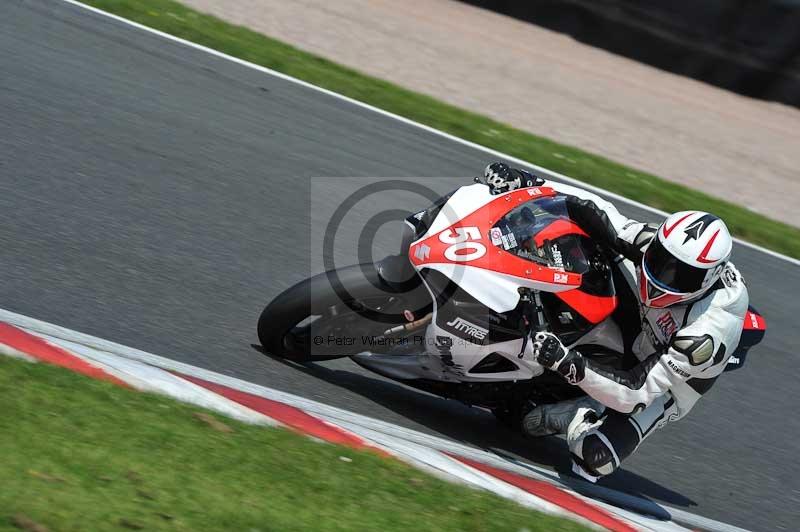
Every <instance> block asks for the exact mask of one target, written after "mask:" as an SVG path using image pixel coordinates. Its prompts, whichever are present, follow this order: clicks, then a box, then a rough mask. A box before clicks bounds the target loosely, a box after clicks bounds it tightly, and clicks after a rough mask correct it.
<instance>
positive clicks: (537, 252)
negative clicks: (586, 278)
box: [489, 196, 589, 274]
mask: <svg viewBox="0 0 800 532" xmlns="http://www.w3.org/2000/svg"><path fill="white" fill-rule="evenodd" d="M489 238H490V239H491V241H492V244H494V245H495V246H497V247H499V248H500V249H504V250H506V251H508V252H509V253H513V254H515V255H517V256H519V257H522V258H523V259H526V260H529V261H531V262H535V263H537V264H541V265H543V266H547V267H550V268H554V269H557V270H560V271H566V272H571V273H581V274H582V273H584V272H586V271H587V270H588V269H589V264H588V262H587V260H586V254H585V253H584V250H583V246H582V242H581V240H582V239H585V238H586V237H585V236H582V235H581V234H580V229H579V228H578V227H577V226H576V225H575V224H574V222H572V220H571V219H570V217H569V215H568V214H567V207H566V203H565V201H564V197H563V196H550V197H544V198H533V199H531V200H530V201H528V202H526V203H523V204H522V205H519V206H518V207H516V208H514V209H513V210H512V211H510V212H509V213H508V214H506V215H505V216H503V217H502V218H501V219H500V220H499V221H498V222H497V223H496V224H495V225H494V226H493V227H492V229H491V230H490V232H489Z"/></svg>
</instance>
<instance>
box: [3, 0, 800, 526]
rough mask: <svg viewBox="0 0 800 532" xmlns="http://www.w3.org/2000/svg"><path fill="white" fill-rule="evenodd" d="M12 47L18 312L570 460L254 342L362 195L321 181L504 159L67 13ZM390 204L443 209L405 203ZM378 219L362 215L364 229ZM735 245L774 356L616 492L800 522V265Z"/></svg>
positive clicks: (13, 34)
mask: <svg viewBox="0 0 800 532" xmlns="http://www.w3.org/2000/svg"><path fill="white" fill-rule="evenodd" d="M0 50H2V51H3V53H2V54H0V271H2V274H3V283H2V288H0V306H2V307H3V308H7V309H9V310H12V311H15V312H19V313H22V314H26V315H29V316H32V317H35V318H39V319H43V320H46V321H49V322H52V323H55V324H58V325H63V326H66V327H70V328H73V329H76V330H78V331H81V332H86V333H89V334H93V335H97V336H100V337H104V338H107V339H110V340H113V341H116V342H120V343H123V344H127V345H130V346H133V347H136V348H139V349H144V350H147V351H150V352H153V353H156V354H161V355H164V356H169V357H172V358H175V359H177V360H180V361H183V362H187V363H191V364H195V365H197V366H200V367H204V368H208V369H212V370H215V371H218V372H221V373H225V374H229V375H233V376H236V377H239V378H243V379H247V380H250V381H253V382H256V383H259V384H263V385H266V386H271V387H274V388H277V389H280V390H285V391H289V392H292V393H295V394H299V395H304V396H307V397H310V398H313V399H315V400H318V401H322V402H325V403H328V404H331V405H334V406H338V407H343V408H348V409H350V410H353V411H356V412H359V413H362V414H366V415H370V416H374V417H377V418H380V419H383V420H386V421H391V422H394V423H397V424H400V425H403V426H407V427H411V428H415V429H418V430H422V431H425V432H429V433H433V434H438V435H442V436H445V437H450V438H453V439H456V440H459V441H463V442H468V443H472V444H475V445H478V446H482V447H493V448H497V449H500V450H504V451H506V452H510V453H514V454H517V455H520V456H523V457H525V458H527V459H529V460H531V461H534V462H537V463H540V464H544V465H548V466H552V467H555V468H556V469H563V468H564V467H565V466H566V464H567V453H566V451H565V449H564V446H563V442H561V441H560V440H558V439H556V438H548V439H543V440H539V441H526V440H523V439H522V438H521V437H518V436H516V435H515V434H513V433H511V432H509V431H507V430H506V429H503V428H502V427H500V426H499V425H498V424H497V423H496V422H495V421H494V420H493V418H492V417H491V416H490V415H488V414H486V413H483V412H480V411H477V410H474V409H469V408H467V407H464V406H462V405H459V404H457V403H454V402H452V401H444V400H440V399H437V398H433V397H430V396H427V395H424V394H420V393H417V392H414V391H410V390H408V389H407V388H404V387H402V386H399V385H396V384H392V383H389V382H387V381H385V380H382V379H379V378H377V377H375V376H374V375H372V374H370V373H368V372H365V371H363V370H361V369H360V368H358V367H357V366H356V365H355V364H353V363H351V362H350V361H349V360H343V361H335V362H330V363H325V364H324V366H319V367H316V368H311V369H299V368H296V367H292V366H289V365H286V364H284V363H281V362H279V361H276V360H273V359H270V358H268V357H266V356H264V355H263V354H261V353H259V352H258V351H257V350H256V349H254V348H253V347H252V345H251V344H254V343H257V339H256V335H255V321H256V319H257V317H258V314H259V312H260V311H261V309H262V307H263V305H264V304H265V303H266V302H268V301H269V300H270V299H271V298H272V297H274V296H275V295H277V294H278V293H279V292H280V291H282V290H283V289H285V288H286V287H288V286H289V285H291V284H293V283H294V282H296V281H299V280H300V279H302V278H304V277H306V276H307V275H308V274H309V272H310V271H319V270H318V265H317V262H318V259H317V257H318V255H319V252H318V251H317V247H316V245H315V244H312V243H311V242H313V241H314V236H315V235H319V234H321V233H323V232H324V230H323V229H322V228H320V227H318V224H319V223H322V222H320V221H319V220H318V218H319V216H320V214H319V212H318V211H319V210H320V209H321V210H324V208H323V207H326V206H328V207H329V206H330V205H336V204H338V202H339V201H341V200H342V199H343V198H344V195H346V194H344V192H343V190H344V189H345V188H346V187H344V186H343V185H342V183H341V182H340V180H337V179H327V180H320V179H314V180H310V178H312V177H315V176H356V177H358V176H363V177H368V176H373V177H374V176H377V177H396V176H432V177H433V176H443V175H447V176H457V175H458V176H471V175H475V173H476V172H478V171H480V169H481V168H482V167H483V166H484V165H485V164H486V163H487V161H488V160H489V159H490V157H489V156H488V155H487V154H485V153H482V152H480V151H478V150H475V149H472V148H469V147H467V146H464V145H460V144H458V143H455V142H452V141H449V140H447V139H444V138H442V137H439V136H436V135H434V134H431V133H428V132H425V131H422V130H420V129H418V128H415V127H412V126H409V125H406V124H402V123H400V122H398V121H395V120H392V119H391V118H388V117H385V116H381V115H379V114H377V113H373V112H371V111H369V110H366V109H362V108H358V107H356V106H353V105H351V104H349V103H347V102H345V101H342V100H338V99H335V98H332V97H330V96H327V95H324V94H322V93H319V92H317V91H314V90H311V89H307V88H304V87H301V86H298V85H297V84H293V83H291V82H288V81H285V80H282V79H279V78H277V77H274V76H270V75H267V74H264V73H261V72H258V71H256V70H253V69H248V68H245V67H243V66H241V65H237V64H234V63H232V62H229V61H226V60H224V59H221V58H216V57H212V56H210V55H208V54H206V53H203V52H202V51H199V50H195V49H191V48H189V47H186V46H182V45H180V44H178V43H174V42H170V41H167V40H164V39H161V38H158V37H157V36H154V35H151V34H147V33H145V32H142V31H138V30H136V29H133V28H130V27H127V26H124V25H122V24H120V23H117V22H114V21H111V20H109V19H107V18H103V17H99V16H97V15H93V14H91V13H88V12H86V11H84V10H81V9H79V8H77V7H74V6H71V5H68V4H65V3H62V2H59V1H56V0H42V1H36V2H28V1H26V2H23V1H20V0H6V1H5V2H2V3H0ZM372 181H376V179H373V180H372ZM466 181H467V180H466V179H465V178H462V179H460V180H459V179H455V178H450V179H444V178H438V179H432V180H429V184H430V185H431V186H432V187H434V188H436V189H437V190H441V191H444V190H447V189H449V188H452V187H454V186H456V185H457V184H459V183H460V182H466ZM359 182H360V183H364V182H365V181H364V180H362V181H359ZM312 183H313V184H312ZM733 185H734V184H732V186H733ZM370 205H371V208H373V209H375V208H377V209H378V210H383V209H397V208H400V209H406V208H407V209H409V210H412V209H417V208H421V207H423V206H424V201H422V200H421V199H420V198H417V199H416V202H415V201H413V199H412V198H411V197H409V198H401V197H400V196H398V195H397V194H387V195H386V196H374V197H371V198H370ZM312 207H313V209H312ZM317 207H320V209H318V208H317ZM687 207H688V206H687ZM622 210H623V211H624V212H626V213H627V214H629V215H631V216H633V217H639V218H643V219H644V218H648V217H652V216H648V215H646V214H645V213H643V212H641V211H637V209H635V208H626V207H624V206H623V208H622ZM367 217H368V215H367V214H363V213H362V212H361V211H360V210H358V209H354V211H353V212H352V213H351V214H350V215H349V217H348V223H349V224H351V225H352V227H358V226H359V225H361V224H363V223H364V222H365V221H366V219H367ZM383 233H387V231H386V228H383V229H381V230H380V231H379V235H382V234H383ZM387 234H389V233H387ZM395 245H396V243H395V242H391V243H385V244H380V245H376V246H374V251H375V253H376V255H378V254H380V253H386V252H389V251H393V250H394V247H395ZM734 253H735V255H734V257H735V262H736V264H737V265H738V266H739V268H740V270H741V271H742V272H743V274H744V276H745V278H746V280H747V282H748V286H749V288H750V293H751V301H752V302H753V303H754V304H755V305H756V306H757V307H758V308H759V309H760V310H761V311H762V312H763V313H764V314H765V316H766V317H767V320H768V323H769V327H770V330H769V332H768V335H767V337H766V339H765V341H764V343H763V344H762V345H761V346H760V347H759V348H758V349H757V350H756V351H754V353H752V354H751V356H750V357H749V360H748V363H747V365H746V367H745V369H743V370H741V371H736V372H731V373H727V374H726V376H725V378H724V379H721V380H720V381H719V382H718V383H717V385H716V386H715V388H714V389H713V390H712V391H711V392H710V393H709V395H708V396H707V397H706V398H705V399H704V400H703V401H701V402H700V403H699V404H698V406H697V407H696V408H695V410H694V411H693V412H692V413H691V415H690V416H689V417H688V418H686V419H684V420H682V421H681V422H680V423H677V424H673V425H672V426H669V427H667V428H666V429H664V430H662V431H661V432H660V433H657V434H656V435H655V436H653V437H652V438H651V439H650V440H648V441H647V442H646V443H645V444H643V446H642V447H641V448H640V450H639V451H638V453H637V454H636V455H635V456H633V457H632V458H631V459H629V460H628V461H627V462H626V464H625V467H624V470H623V471H620V472H618V473H616V474H615V475H613V477H611V478H609V479H605V480H604V481H603V482H604V483H605V484H606V485H609V486H611V487H615V488H618V489H621V490H623V491H627V492H629V493H634V494H639V495H643V496H645V497H649V498H652V499H654V500H657V501H663V502H666V503H668V504H670V505H673V506H680V507H684V508H686V509H687V510H690V511H692V512H694V513H698V514H700V515H704V516H707V517H711V518H714V519H718V520H722V521H725V522H729V523H731V524H734V525H738V526H742V527H747V528H752V529H754V530H765V529H785V530H793V529H796V520H797V518H798V517H800V513H798V508H800V481H798V478H800V465H798V458H797V457H798V455H799V454H800V445H799V444H798V436H800V416H798V415H797V408H796V403H797V400H796V390H797V389H798V388H797V384H796V382H797V375H798V372H797V362H798V356H797V354H796V351H795V349H794V347H795V346H796V345H798V343H800V333H798V330H797V326H796V324H797V319H798V318H797V317H798V316H800V302H799V301H798V300H799V299H800V297H799V296H800V268H798V267H797V266H793V265H791V264H789V263H788V262H786V261H783V260H781V259H779V258H775V257H771V256H768V255H766V254H763V253H760V252H758V251H755V250H752V249H749V248H744V247H741V246H737V248H736V249H735V252H734ZM347 258H348V257H338V256H337V260H346V259H347ZM351 262H355V261H351ZM65 400H68V398H65ZM253 452H259V450H258V449H253Z"/></svg>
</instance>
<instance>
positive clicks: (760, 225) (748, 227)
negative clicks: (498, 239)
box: [85, 0, 800, 258]
mask: <svg viewBox="0 0 800 532" xmlns="http://www.w3.org/2000/svg"><path fill="white" fill-rule="evenodd" d="M85 1H86V3H87V4H90V5H92V6H95V7H98V8H100V9H103V10H105V11H108V12H111V13H114V14H117V15H120V16H123V17H125V18H128V19H130V20H134V21H136V22H139V23H142V24H145V25H147V26H150V27H152V28H156V29H158V30H161V31H164V32H166V33H171V34H173V35H176V36H178V37H181V38H184V39H187V40H189V41H193V42H196V43H199V44H202V45H204V46H208V47H210V48H214V49H216V50H220V51H222V52H224V53H226V54H229V55H232V56H235V57H239V58H241V59H244V60H247V61H250V62H252V63H256V64H258V65H262V66H265V67H268V68H271V69H274V70H277V71H280V72H283V73H286V74H288V75H290V76H293V77H296V78H299V79H302V80H305V81H308V82H310V83H313V84H315V85H318V86H320V87H324V88H327V89H330V90H333V91H336V92H338V93H341V94H344V95H346V96H349V97H351V98H355V99H357V100H360V101H362V102H365V103H368V104H371V105H374V106H376V107H380V108H382V109H385V110H387V111H390V112H392V113H396V114H398V115H401V116H404V117H407V118H410V119H412V120H415V121H417V122H420V123H422V124H426V125H429V126H432V127H434V128H437V129H440V130H442V131H446V132H448V133H451V134H453V135H457V136H459V137H461V138H464V139H467V140H470V141H472V142H475V143H478V144H481V145H483V146H486V147H489V148H493V149H496V150H499V151H502V152H504V153H508V154H510V155H513V156H515V157H519V158H521V159H524V160H527V161H531V162H533V163H536V164H538V165H540V166H544V167H546V168H549V169H551V170H554V171H556V172H560V173H563V174H566V175H569V176H571V177H574V178H577V179H580V180H582V181H584V182H586V183H591V184H593V185H596V186H598V187H602V188H604V189H606V190H610V191H612V192H616V193H618V194H621V195H624V196H626V197H628V198H630V199H633V200H636V201H639V202H641V203H645V204H647V205H652V206H653V207H657V208H659V209H663V210H665V211H680V210H686V209H702V210H706V211H710V212H713V213H715V214H717V215H719V216H721V217H722V218H723V219H724V220H725V221H726V223H727V224H728V226H729V227H730V229H731V231H732V232H733V233H734V234H736V235H737V236H739V237H741V238H743V239H746V240H748V241H750V242H753V243H755V244H759V245H762V246H764V247H767V248H769V249H772V250H775V251H778V252H780V253H784V254H786V255H789V256H791V257H795V258H800V229H798V228H795V227H792V226H790V225H787V224H784V223H780V222H778V221H775V220H772V219H769V218H767V217H765V216H762V215H760V214H757V213H754V212H752V211H749V210H747V209H745V208H743V207H740V206H738V205H735V204H733V203H729V202H726V201H723V200H720V199H717V198H713V197H711V196H709V195H707V194H704V193H701V192H698V191H695V190H692V189H690V188H687V187H684V186H681V185H678V184H675V183H672V182H669V181H666V180H664V179H661V178H658V177H656V176H653V175H650V174H647V173H644V172H640V171H638V170H634V169H632V168H628V167H626V166H623V165H620V164H618V163H615V162H613V161H610V160H608V159H604V158H603V157H599V156H597V155H592V154H590V153H587V152H584V151H581V150H578V149H576V148H572V147H569V146H565V145H563V144H558V143H556V142H553V141H551V140H548V139H546V138H542V137H538V136H536V135H532V134H530V133H527V132H525V131H521V130H518V129H515V128H512V127H510V126H507V125H504V124H501V123H499V122H495V121H494V120H491V119H489V118H486V117H484V116H480V115H478V114H476V113H472V112H470V111H465V110H463V109H459V108H457V107H454V106H451V105H448V104H445V103H442V102H440V101H438V100H435V99H433V98H431V97H428V96H425V95H422V94H418V93H415V92H412V91H409V90H406V89H403V88H402V87H398V86H397V85H394V84H391V83H388V82H386V81H383V80H379V79H376V78H372V77H369V76H366V75H363V74H361V73H359V72H356V71H354V70H352V69H349V68H346V67H343V66H340V65H337V64H335V63H333V62H331V61H327V60H325V59H322V58H320V57H317V56H315V55H312V54H309V53H306V52H302V51H300V50H298V49H296V48H293V47H291V46H289V45H287V44H285V43H282V42H280V41H277V40H275V39H271V38H269V37H266V36H264V35H262V34H260V33H257V32H254V31H251V30H249V29H247V28H244V27H240V26H235V25H232V24H228V23H226V22H223V21H221V20H219V19H217V18H215V17H212V16H209V15H204V14H201V13H198V12H197V11H194V10H192V9H190V8H187V7H185V6H183V5H181V4H179V3H177V2H174V1H172V0H85Z"/></svg>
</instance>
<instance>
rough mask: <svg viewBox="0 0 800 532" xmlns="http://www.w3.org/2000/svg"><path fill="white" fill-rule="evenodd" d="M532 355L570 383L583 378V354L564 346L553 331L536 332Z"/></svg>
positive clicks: (584, 367)
mask: <svg viewBox="0 0 800 532" xmlns="http://www.w3.org/2000/svg"><path fill="white" fill-rule="evenodd" d="M533 356H534V357H536V361H537V362H538V363H539V364H541V365H542V366H544V367H546V368H549V369H551V370H553V371H555V372H556V373H559V374H560V375H561V376H562V377H564V379H566V381H567V382H568V383H570V384H578V383H580V382H581V381H582V380H583V377H584V374H585V370H586V360H584V358H583V355H581V354H580V353H578V352H577V351H571V350H569V349H567V348H566V347H564V344H562V343H561V340H559V339H558V337H557V336H556V335H555V334H553V333H548V332H538V333H536V336H535V337H534V342H533Z"/></svg>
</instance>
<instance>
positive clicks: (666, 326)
mask: <svg viewBox="0 0 800 532" xmlns="http://www.w3.org/2000/svg"><path fill="white" fill-rule="evenodd" d="M656 324H657V325H658V328H659V329H660V330H661V334H662V335H664V338H667V339H670V338H672V335H673V334H675V333H676V332H677V331H678V324H677V323H675V318H673V317H672V313H671V312H669V311H667V312H665V313H664V314H662V315H661V316H659V318H658V319H657V320H656Z"/></svg>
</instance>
